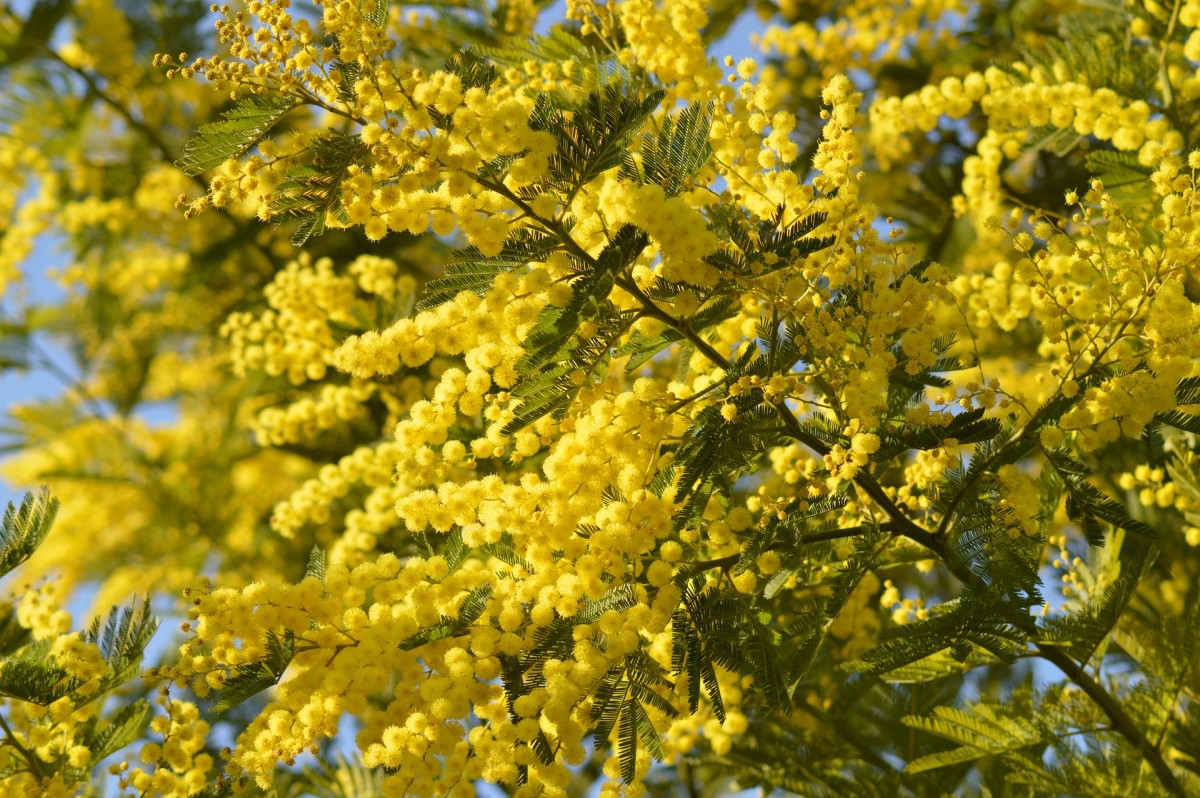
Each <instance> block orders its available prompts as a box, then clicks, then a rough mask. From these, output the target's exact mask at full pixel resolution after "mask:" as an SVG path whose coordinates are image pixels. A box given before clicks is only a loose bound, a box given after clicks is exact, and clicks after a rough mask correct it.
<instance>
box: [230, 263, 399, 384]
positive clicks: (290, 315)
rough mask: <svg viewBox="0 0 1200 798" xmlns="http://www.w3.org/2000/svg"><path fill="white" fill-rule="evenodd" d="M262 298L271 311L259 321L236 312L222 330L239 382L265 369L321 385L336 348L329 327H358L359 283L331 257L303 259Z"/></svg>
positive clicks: (282, 274) (283, 273) (279, 275)
mask: <svg viewBox="0 0 1200 798" xmlns="http://www.w3.org/2000/svg"><path fill="white" fill-rule="evenodd" d="M390 271H391V272H392V273H394V271H395V266H394V265H393V266H392V268H391V270H390ZM384 274H385V282H384V285H385V286H386V285H387V283H386V276H387V273H386V271H385V273H384ZM372 279H373V278H372ZM372 284H373V285H374V284H375V283H374V282H372ZM263 294H264V296H265V297H266V300H267V304H268V305H269V308H270V309H269V310H266V311H264V312H263V313H262V314H260V315H258V316H255V315H253V314H252V313H249V312H241V313H234V314H232V315H230V316H229V318H228V319H227V320H226V321H225V323H224V324H223V325H222V326H221V335H222V336H224V337H226V338H228V339H229V343H230V347H231V350H232V356H233V370H234V373H235V374H236V375H238V376H239V377H240V376H244V375H245V374H246V372H247V371H250V370H255V371H257V370H259V369H261V370H262V371H264V372H266V373H267V374H268V375H270V376H272V377H276V376H279V375H283V374H286V375H287V378H288V380H289V381H290V382H291V383H292V384H293V385H302V384H304V383H305V382H307V381H309V380H320V379H321V378H322V377H324V376H325V370H326V368H327V366H328V365H329V363H330V358H331V355H332V353H333V350H334V349H336V348H337V341H336V339H335V338H334V335H333V330H332V329H331V327H330V323H334V324H345V325H352V324H354V323H355V319H354V307H355V281H354V279H353V278H352V277H349V276H340V275H338V274H336V273H335V272H334V269H333V261H332V260H330V259H329V258H321V259H320V260H318V261H317V262H316V263H313V262H312V260H311V258H309V257H308V256H307V254H302V255H301V256H300V258H299V259H298V260H296V261H293V262H292V263H290V264H288V267H287V268H286V269H284V270H282V271H280V272H278V273H277V274H276V275H275V279H274V280H272V281H271V284H270V285H268V286H267V287H266V289H265V290H264V292H263Z"/></svg>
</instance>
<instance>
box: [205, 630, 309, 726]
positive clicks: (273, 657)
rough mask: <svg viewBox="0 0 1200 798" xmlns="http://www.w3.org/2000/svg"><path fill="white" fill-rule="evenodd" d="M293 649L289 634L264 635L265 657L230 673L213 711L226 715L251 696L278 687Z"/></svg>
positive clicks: (268, 633)
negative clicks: (225, 713) (265, 640)
mask: <svg viewBox="0 0 1200 798" xmlns="http://www.w3.org/2000/svg"><path fill="white" fill-rule="evenodd" d="M295 650H296V637H295V635H294V634H292V632H290V631H288V632H285V633H284V635H283V637H280V636H279V635H277V634H275V633H274V632H267V652H266V656H264V657H262V658H261V659H258V660H255V661H254V662H250V663H247V664H245V665H239V666H238V667H237V668H236V669H235V670H234V673H233V676H232V677H231V678H230V679H229V680H228V681H226V682H225V684H224V685H223V686H222V687H221V699H220V700H219V701H217V703H216V704H214V705H213V712H216V713H218V714H219V713H222V712H228V711H229V710H231V709H233V708H234V707H236V706H237V705H239V704H241V703H242V702H244V701H246V700H247V699H249V698H250V697H251V696H254V695H257V694H258V693H261V692H262V691H263V690H266V689H268V688H271V687H274V686H275V685H276V684H278V683H279V680H280V679H281V678H283V672H284V671H285V670H287V666H288V664H289V663H291V661H292V657H293V656H294V654H295Z"/></svg>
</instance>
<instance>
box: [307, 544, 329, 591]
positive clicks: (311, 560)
mask: <svg viewBox="0 0 1200 798" xmlns="http://www.w3.org/2000/svg"><path fill="white" fill-rule="evenodd" d="M310 576H311V577H312V578H313V579H316V580H317V581H318V582H320V583H321V584H324V583H325V550H324V549H322V548H321V547H320V546H313V547H312V551H310V552H309V553H308V565H307V566H306V567H305V569H304V578H306V579H307V578H308V577H310Z"/></svg>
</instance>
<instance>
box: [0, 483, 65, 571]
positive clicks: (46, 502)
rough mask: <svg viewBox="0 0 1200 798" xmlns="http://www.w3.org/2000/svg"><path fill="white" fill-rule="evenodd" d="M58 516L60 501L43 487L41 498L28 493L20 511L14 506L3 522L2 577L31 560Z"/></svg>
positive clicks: (0, 531) (10, 505)
mask: <svg viewBox="0 0 1200 798" xmlns="http://www.w3.org/2000/svg"><path fill="white" fill-rule="evenodd" d="M57 514H58V499H55V498H53V497H52V496H51V495H50V489H49V488H46V487H43V488H42V489H41V490H39V491H38V492H37V494H33V493H26V494H25V496H24V498H22V499H21V506H20V508H17V507H15V506H14V505H13V503H12V502H9V503H8V508H7V509H6V510H5V511H4V520H3V521H0V576H3V575H5V574H7V573H9V572H10V571H12V570H13V569H14V568H16V567H17V566H18V565H20V564H21V563H23V562H25V561H26V560H28V559H29V558H30V557H31V556H32V555H33V553H34V551H36V550H37V547H38V546H40V545H42V542H43V541H44V540H45V539H46V536H47V535H49V534H50V528H51V527H52V526H53V525H54V518H55V516H56V515H57Z"/></svg>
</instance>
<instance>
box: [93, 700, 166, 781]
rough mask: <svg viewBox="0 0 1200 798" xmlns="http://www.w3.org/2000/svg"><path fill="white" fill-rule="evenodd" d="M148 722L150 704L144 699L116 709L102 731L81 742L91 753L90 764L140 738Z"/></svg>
mask: <svg viewBox="0 0 1200 798" xmlns="http://www.w3.org/2000/svg"><path fill="white" fill-rule="evenodd" d="M148 720H150V702H148V701H146V699H144V698H139V699H138V700H137V701H134V702H133V703H132V704H126V705H125V706H123V707H121V708H120V709H118V710H117V711H116V712H115V713H113V715H112V717H110V718H109V719H108V722H107V723H106V724H105V725H104V727H103V728H102V729H100V730H99V731H95V732H93V733H92V734H91V735H90V736H89V738H88V739H87V740H86V741H84V742H83V745H86V746H87V747H88V749H90V750H91V752H92V764H93V765H95V764H97V763H98V762H100V760H102V759H104V758H105V757H107V756H109V755H111V754H114V753H116V752H117V751H119V750H121V749H122V748H124V747H125V746H127V745H129V744H130V743H132V742H133V741H134V740H136V739H137V738H138V737H140V736H141V734H142V731H143V730H144V729H145V728H146V722H147V721H148Z"/></svg>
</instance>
